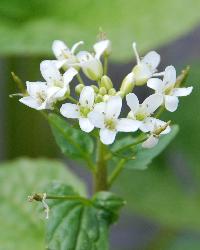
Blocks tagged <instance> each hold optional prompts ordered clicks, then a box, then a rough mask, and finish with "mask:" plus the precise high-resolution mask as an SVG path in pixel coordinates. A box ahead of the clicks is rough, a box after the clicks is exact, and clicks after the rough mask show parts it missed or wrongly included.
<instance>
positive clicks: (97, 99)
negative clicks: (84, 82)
mask: <svg viewBox="0 0 200 250" xmlns="http://www.w3.org/2000/svg"><path fill="white" fill-rule="evenodd" d="M102 101H103V96H102V95H100V94H97V95H96V97H95V102H96V103H99V102H102Z"/></svg>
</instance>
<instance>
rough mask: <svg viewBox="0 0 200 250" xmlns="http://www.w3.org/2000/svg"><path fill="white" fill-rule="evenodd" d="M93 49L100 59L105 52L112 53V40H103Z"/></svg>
mask: <svg viewBox="0 0 200 250" xmlns="http://www.w3.org/2000/svg"><path fill="white" fill-rule="evenodd" d="M93 48H94V51H95V57H96V58H98V59H99V58H100V57H101V55H102V54H103V53H104V52H105V51H107V52H108V53H109V52H110V50H111V42H110V40H103V41H100V42H98V43H95V44H94V46H93Z"/></svg>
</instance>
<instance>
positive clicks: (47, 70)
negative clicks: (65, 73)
mask: <svg viewBox="0 0 200 250" xmlns="http://www.w3.org/2000/svg"><path fill="white" fill-rule="evenodd" d="M40 71H41V74H42V76H43V78H44V79H45V80H46V81H47V83H48V84H49V85H53V84H54V81H62V76H61V74H60V72H59V70H58V69H57V68H56V65H55V61H51V60H45V61H42V62H41V63H40Z"/></svg>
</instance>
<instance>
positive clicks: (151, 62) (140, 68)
mask: <svg viewBox="0 0 200 250" xmlns="http://www.w3.org/2000/svg"><path fill="white" fill-rule="evenodd" d="M133 51H134V53H135V56H136V61H137V65H136V66H135V67H133V69H132V73H133V75H134V78H135V84H136V85H143V84H144V83H146V82H147V80H148V79H149V78H151V77H152V76H153V75H154V73H155V72H156V71H157V67H158V65H159V63H160V55H159V54H158V53H157V52H155V51H150V52H149V53H147V54H146V55H145V56H144V57H143V58H142V59H140V57H139V54H138V52H137V49H136V43H135V42H134V43H133Z"/></svg>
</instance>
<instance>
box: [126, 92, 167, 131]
mask: <svg viewBox="0 0 200 250" xmlns="http://www.w3.org/2000/svg"><path fill="white" fill-rule="evenodd" d="M126 101H127V105H128V106H129V108H130V109H131V111H130V112H129V114H128V117H129V118H131V119H133V120H136V121H138V123H139V129H140V130H141V131H143V132H148V131H151V129H152V127H153V124H152V118H151V115H152V114H153V113H154V111H155V110H156V109H157V108H158V107H159V106H160V105H161V104H162V97H161V96H160V95H157V94H153V95H150V96H149V97H147V98H146V99H145V100H144V102H143V103H142V104H140V103H139V100H138V98H137V96H136V95H135V94H134V93H130V94H128V95H127V96H126Z"/></svg>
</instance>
